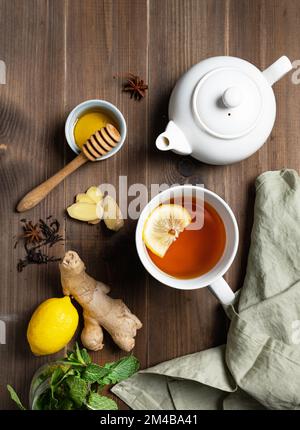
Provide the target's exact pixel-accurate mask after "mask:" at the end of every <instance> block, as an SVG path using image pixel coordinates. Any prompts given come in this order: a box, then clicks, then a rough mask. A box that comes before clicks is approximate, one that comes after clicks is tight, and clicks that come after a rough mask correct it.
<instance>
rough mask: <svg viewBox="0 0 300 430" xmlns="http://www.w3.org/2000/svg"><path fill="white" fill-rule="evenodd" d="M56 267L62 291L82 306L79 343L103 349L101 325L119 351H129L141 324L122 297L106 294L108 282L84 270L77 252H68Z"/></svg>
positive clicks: (90, 347) (91, 347) (94, 348)
mask: <svg viewBox="0 0 300 430" xmlns="http://www.w3.org/2000/svg"><path fill="white" fill-rule="evenodd" d="M59 268H60V273H61V283H62V287H63V293H64V294H65V295H67V296H69V295H71V296H73V297H74V298H75V300H76V301H77V302H78V303H79V304H80V305H81V306H82V308H83V318H84V329H83V331H82V333H81V341H82V344H83V345H84V346H85V347H86V348H88V349H91V350H92V351H98V350H100V349H102V348H103V331H102V328H101V327H103V328H104V329H105V330H106V331H108V333H110V335H111V337H112V338H113V340H114V342H115V343H116V344H117V345H118V346H119V347H120V348H121V349H122V350H124V351H127V352H129V351H131V350H132V349H133V348H134V345H135V339H134V338H135V336H136V332H137V330H138V329H140V328H141V327H142V323H141V321H140V320H139V319H138V318H137V317H136V316H135V315H133V314H132V313H131V312H130V310H129V309H128V307H127V306H126V305H125V303H124V302H123V301H122V300H120V299H112V298H111V297H109V296H108V295H107V294H108V293H109V291H110V288H109V287H108V286H107V285H105V284H103V283H102V282H99V281H96V280H95V279H94V278H92V277H91V276H89V275H88V274H87V273H86V271H85V265H84V263H83V261H82V260H81V258H80V257H79V255H78V254H77V253H76V252H74V251H68V252H67V253H66V254H65V256H64V258H63V260H62V262H61V263H60V265H59Z"/></svg>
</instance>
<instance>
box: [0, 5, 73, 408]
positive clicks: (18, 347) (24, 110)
mask: <svg viewBox="0 0 300 430" xmlns="http://www.w3.org/2000/svg"><path fill="white" fill-rule="evenodd" d="M63 12H64V5H63V3H62V2H61V1H60V0H55V1H51V2H45V1H34V0H27V1H26V2H23V1H21V0H14V1H1V2H0V28H1V31H0V58H1V59H2V60H4V61H5V62H6V65H7V83H6V85H0V143H1V144H6V145H7V151H6V153H5V154H4V155H3V156H2V157H1V160H0V163H1V166H0V183H1V199H0V201H1V203H0V211H1V247H0V272H1V289H0V319H1V320H4V321H5V323H6V330H7V333H6V336H7V343H6V345H0V363H1V366H0V391H1V395H0V409H5V408H9V409H12V408H14V407H15V406H14V404H12V402H11V401H10V399H9V398H8V395H7V391H6V384H7V383H10V384H12V385H13V386H14V387H15V388H16V389H17V390H18V392H19V393H20V396H21V398H22V399H24V401H25V402H27V399H28V389H29V384H30V380H31V377H32V375H33V372H34V371H35V370H36V369H37V368H38V367H39V366H40V364H41V363H43V362H45V361H48V360H49V357H47V358H42V359H38V358H36V357H34V356H33V355H32V354H31V352H30V350H29V347H28V345H27V341H26V327H27V323H28V320H29V318H30V315H31V313H32V311H33V310H34V309H35V307H36V306H37V305H38V304H39V303H40V302H41V301H43V300H44V299H46V298H49V297H51V296H57V295H61V291H60V287H59V276H58V270H57V268H56V267H53V266H50V265H49V266H48V267H42V266H40V267H27V268H26V269H25V270H24V272H22V273H17V271H16V264H17V261H18V259H19V258H20V257H21V256H22V255H23V253H24V252H23V250H22V247H18V248H17V249H16V250H14V249H13V246H14V242H15V239H14V237H16V236H17V235H18V234H19V233H20V224H19V220H20V219H21V218H23V216H24V215H22V214H16V213H15V212H14V208H15V205H16V203H17V201H18V200H19V199H20V198H21V197H22V196H23V195H24V193H26V192H27V191H29V190H30V189H31V188H32V187H33V186H35V185H37V184H38V183H39V182H40V181H42V180H44V179H46V177H47V176H49V175H51V174H52V173H54V172H55V171H56V170H57V169H58V168H59V167H60V166H62V165H63V164H64V139H63V129H62V127H61V126H62V124H63V122H62V121H63V118H64V116H65V112H64V101H63V100H64V99H63V97H64V68H63V61H64V46H63V42H62V41H63V40H64V37H63V36H64V16H63ZM63 207H64V192H63V186H62V187H61V188H60V189H57V190H55V191H54V192H53V193H52V194H51V195H50V196H49V197H48V198H47V200H45V201H44V202H43V203H42V204H41V205H40V206H39V207H38V208H36V209H34V210H32V211H31V212H30V213H28V214H26V216H28V217H30V218H31V219H32V220H36V221H38V219H39V218H40V217H43V218H45V217H46V216H48V215H51V214H52V215H54V216H57V217H58V218H59V219H60V220H61V222H62V230H64V220H63ZM54 252H57V253H58V254H60V253H63V246H59V245H58V246H57V247H56V248H55V250H54ZM55 266H56V265H55Z"/></svg>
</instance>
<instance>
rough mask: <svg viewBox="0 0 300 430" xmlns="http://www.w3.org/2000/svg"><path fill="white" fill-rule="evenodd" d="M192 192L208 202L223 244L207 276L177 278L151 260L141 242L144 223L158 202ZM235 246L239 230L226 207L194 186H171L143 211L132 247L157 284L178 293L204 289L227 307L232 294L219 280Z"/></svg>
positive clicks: (209, 192) (231, 260)
mask: <svg viewBox="0 0 300 430" xmlns="http://www.w3.org/2000/svg"><path fill="white" fill-rule="evenodd" d="M195 192H196V193H197V194H198V195H199V194H201V193H202V194H201V195H202V196H203V198H204V200H205V201H206V202H207V203H209V204H210V205H211V206H212V207H213V208H214V209H215V210H216V211H217V212H218V214H219V215H220V217H221V218H222V220H223V223H224V227H225V231H226V244H225V249H224V252H223V255H222V257H221V258H220V259H219V261H218V262H217V264H216V265H215V266H214V267H213V268H212V269H211V270H210V271H209V272H207V273H205V274H203V275H201V276H199V277H196V278H191V279H178V278H175V277H173V276H171V275H168V274H167V273H165V272H163V271H162V270H160V269H159V268H158V267H157V266H156V265H155V264H154V262H153V261H152V260H151V258H150V256H149V254H148V252H147V249H146V246H145V244H144V242H143V239H142V232H143V227H144V223H145V221H146V219H147V217H148V216H149V213H150V212H151V211H152V210H153V209H154V208H155V207H157V206H158V205H159V204H160V203H164V202H167V201H169V200H170V199H171V198H172V197H173V198H175V199H176V198H177V197H181V196H182V195H184V196H186V197H192V196H193V195H194V194H195ZM183 193H184V194H183ZM238 243H239V231H238V225H237V222H236V219H235V216H234V214H233V212H232V210H231V209H230V207H229V206H228V204H227V203H226V202H225V201H224V200H223V199H221V197H219V196H218V195H217V194H215V193H213V192H212V191H209V190H207V189H205V188H201V187H197V186H194V185H180V186H176V187H171V188H169V189H168V190H166V191H163V192H161V193H160V194H158V195H157V196H155V197H154V198H153V199H152V200H151V201H150V202H149V203H148V204H147V205H146V206H145V208H144V209H143V211H142V213H141V215H140V218H139V220H138V224H137V228H136V247H137V252H138V255H139V257H140V260H141V262H142V263H143V265H144V267H145V268H146V269H147V270H148V272H149V273H150V274H151V275H152V276H153V277H154V278H156V279H157V280H158V281H160V282H161V283H163V284H165V285H168V286H169V287H173V288H178V289H181V290H194V289H197V288H203V287H208V288H209V289H210V290H211V291H212V292H213V294H214V295H215V296H216V297H218V299H219V300H220V301H221V302H222V303H223V304H226V305H228V304H230V303H232V302H233V300H234V297H235V296H234V293H233V291H232V290H231V288H230V287H229V285H228V284H227V282H226V281H225V279H224V278H223V275H224V274H225V273H226V272H227V270H228V269H229V267H230V265H231V263H232V262H233V260H234V257H235V255H236V252H237V248H238Z"/></svg>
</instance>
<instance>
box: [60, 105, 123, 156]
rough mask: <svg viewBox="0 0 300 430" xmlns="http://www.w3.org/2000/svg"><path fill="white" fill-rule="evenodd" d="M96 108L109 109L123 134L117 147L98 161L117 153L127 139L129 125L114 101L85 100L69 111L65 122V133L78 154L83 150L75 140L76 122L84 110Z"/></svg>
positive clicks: (71, 146) (108, 111)
mask: <svg viewBox="0 0 300 430" xmlns="http://www.w3.org/2000/svg"><path fill="white" fill-rule="evenodd" d="M94 108H96V109H102V110H104V111H107V113H108V114H109V115H110V116H112V117H113V119H114V120H115V121H116V124H117V128H118V131H119V133H120V135H121V140H120V142H119V143H118V145H117V146H116V147H115V148H113V149H112V150H111V151H109V152H108V153H107V154H106V155H103V156H102V157H99V158H97V159H96V161H98V160H105V159H106V158H109V157H111V156H112V155H115V154H116V153H117V152H118V151H119V150H120V149H121V147H122V146H123V143H124V142H125V139H126V135H127V126H126V121H125V119H124V116H123V115H122V113H121V112H120V111H119V109H118V108H117V107H116V106H115V105H113V104H112V103H109V102H107V101H105V100H98V99H94V100H86V101H85V102H82V103H80V104H79V105H77V106H76V107H75V108H74V109H73V110H72V111H71V112H70V113H69V115H68V118H67V120H66V124H65V135H66V139H67V142H68V144H69V146H70V148H71V149H72V150H73V151H74V152H75V153H76V154H80V152H81V151H80V149H79V148H78V146H77V145H76V142H75V137H74V126H75V124H76V121H77V119H78V118H79V117H80V116H81V115H83V114H84V112H86V111H90V110H93V109H94ZM95 131H96V130H95Z"/></svg>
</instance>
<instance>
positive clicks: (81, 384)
mask: <svg viewBox="0 0 300 430" xmlns="http://www.w3.org/2000/svg"><path fill="white" fill-rule="evenodd" d="M65 382H66V384H67V386H68V388H69V396H70V398H71V400H73V402H74V403H75V405H76V406H77V407H79V408H80V407H81V406H82V405H83V404H84V403H85V401H86V396H87V394H88V391H89V389H88V385H87V383H86V381H84V380H83V379H81V378H79V377H78V376H68V377H67V378H66V379H65Z"/></svg>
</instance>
